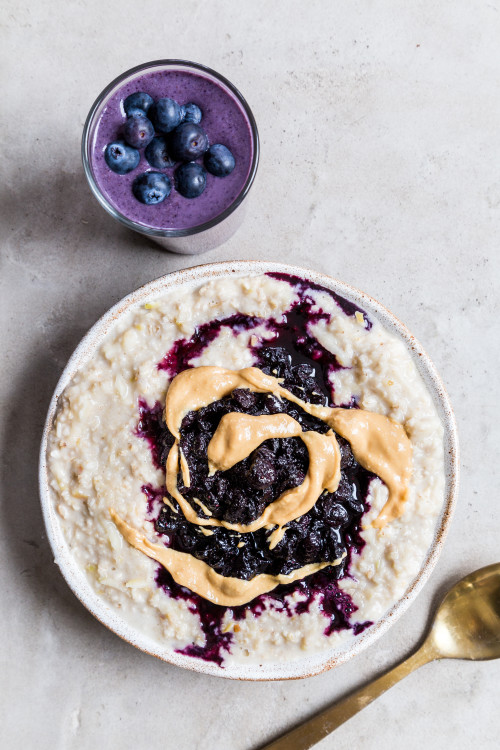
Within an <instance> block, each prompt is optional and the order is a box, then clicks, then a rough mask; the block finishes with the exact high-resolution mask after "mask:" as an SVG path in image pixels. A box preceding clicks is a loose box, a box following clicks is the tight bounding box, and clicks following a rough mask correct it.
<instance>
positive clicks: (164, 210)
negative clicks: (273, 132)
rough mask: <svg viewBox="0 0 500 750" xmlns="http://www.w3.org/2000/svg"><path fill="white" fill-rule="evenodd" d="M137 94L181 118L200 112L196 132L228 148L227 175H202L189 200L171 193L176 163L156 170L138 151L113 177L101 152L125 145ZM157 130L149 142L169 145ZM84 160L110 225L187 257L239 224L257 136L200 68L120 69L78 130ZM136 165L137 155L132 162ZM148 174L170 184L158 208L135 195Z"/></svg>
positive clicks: (228, 94)
mask: <svg viewBox="0 0 500 750" xmlns="http://www.w3.org/2000/svg"><path fill="white" fill-rule="evenodd" d="M137 92H145V93H146V94H149V96H150V97H152V99H153V100H154V102H155V104H154V105H153V107H154V106H155V105H156V102H157V101H158V100H159V99H164V98H166V97H168V98H169V99H172V100H174V101H175V102H177V103H178V104H179V105H180V107H181V109H182V111H183V112H184V107H185V105H186V104H188V103H189V104H194V105H196V106H197V107H199V109H200V110H201V115H202V119H201V122H199V127H201V128H202V129H203V130H204V131H205V133H206V135H207V136H208V142H209V145H213V144H222V145H224V146H225V147H226V148H227V149H229V151H230V152H231V154H232V155H233V157H234V167H233V168H232V171H231V172H230V173H229V174H227V175H225V176H223V177H222V176H215V175H214V174H212V173H211V172H210V171H206V175H205V180H206V183H205V189H204V190H203V192H202V193H201V194H200V195H198V196H197V197H193V198H191V197H189V198H188V197H185V196H184V195H182V194H181V192H180V191H179V190H178V189H177V175H176V170H177V168H178V167H179V165H180V162H178V161H175V163H173V164H172V165H171V166H163V167H162V168H156V167H154V166H152V165H151V163H150V161H148V159H147V157H146V149H144V148H140V147H139V148H138V149H137V150H138V152H139V156H140V158H139V160H138V162H137V165H136V166H135V167H134V168H132V169H130V171H127V172H126V173H125V174H119V173H116V172H115V171H113V170H112V169H111V168H110V167H109V166H108V163H107V161H106V158H105V153H106V148H107V147H108V146H109V144H111V143H115V142H117V141H123V138H124V135H123V133H124V129H125V125H126V123H127V120H128V119H130V118H127V115H126V113H125V109H124V102H125V100H126V99H127V97H129V96H130V95H131V94H134V93H137ZM187 109H189V108H187ZM151 111H153V110H151ZM146 116H150V113H149V112H147V113H146ZM183 116H184V115H183ZM152 119H153V120H154V118H153V117H152ZM188 119H189V118H188ZM155 131H156V132H155V137H163V138H165V140H166V143H167V144H168V143H169V141H170V139H171V138H172V137H173V136H172V133H171V132H170V133H167V134H165V132H158V130H157V128H156V125H155ZM168 148H170V147H168ZM82 159H83V166H84V170H85V174H86V176H87V179H88V181H89V185H90V188H91V190H92V192H93V193H94V195H95V197H96V198H97V200H98V201H99V203H100V204H101V206H103V208H105V209H106V211H107V212H108V213H109V214H110V215H111V216H113V218H114V219H116V220H117V221H119V222H121V223H122V224H124V225H125V226H126V227H128V228H129V229H133V230H134V231H136V232H140V233H141V234H144V235H146V236H148V237H151V238H152V239H154V240H155V241H156V242H158V243H159V244H160V245H162V246H163V247H164V248H165V249H167V250H170V251H172V252H176V253H183V254H188V255H191V254H196V253H202V252H205V251H206V250H210V249H212V248H214V247H217V246H218V245H221V244H222V243H223V242H225V241H226V240H228V239H229V238H230V237H231V236H232V235H233V234H234V232H235V231H236V229H237V228H238V227H239V225H240V224H241V221H242V218H243V214H244V209H245V198H246V197H247V195H248V193H249V191H250V188H251V186H252V183H253V181H254V178H255V174H256V172H257V165H258V161H259V135H258V131H257V125H256V123H255V119H254V117H253V115H252V112H251V110H250V107H249V106H248V104H247V102H246V101H245V99H244V98H243V97H242V95H241V94H240V93H239V91H238V90H237V89H236V88H235V87H234V86H233V84H232V83H230V81H228V80H227V79H226V78H224V77H223V76H221V75H220V74H219V73H216V72H215V71H214V70H211V69H210V68H207V67H205V66H204V65H199V64H198V63H193V62H188V61H185V60H156V61H154V62H149V63H144V64H143V65H139V66H137V67H135V68H132V69H131V70H128V71H126V72H125V73H123V74H122V75H120V76H119V77H118V78H116V79H115V80H114V81H112V82H111V83H110V84H109V86H107V87H106V88H105V89H104V91H103V92H102V93H101V94H100V95H99V97H98V98H97V100H96V101H95V102H94V104H93V106H92V108H91V110H90V112H89V115H88V117H87V120H86V123H85V126H84V130H83V138H82ZM204 160H205V161H204ZM136 161H137V154H135V159H133V160H132V162H133V163H135V162H136ZM172 161H174V159H173V158H172ZM193 161H195V162H196V163H197V164H199V165H200V167H203V168H204V164H205V166H206V164H207V162H206V155H202V156H200V157H198V158H197V159H193ZM195 169H196V167H195ZM198 169H199V168H198ZM199 171H200V170H199ZM147 172H161V173H162V174H163V175H165V176H166V177H167V178H168V180H167V182H169V184H170V186H171V191H170V194H169V195H168V196H167V197H166V198H165V199H163V200H161V202H158V203H155V204H149V205H148V204H145V203H143V202H141V201H140V200H139V199H138V198H137V197H136V196H135V194H134V192H133V186H134V184H137V178H138V177H139V176H140V175H142V174H144V173H147ZM161 179H162V178H160V180H161Z"/></svg>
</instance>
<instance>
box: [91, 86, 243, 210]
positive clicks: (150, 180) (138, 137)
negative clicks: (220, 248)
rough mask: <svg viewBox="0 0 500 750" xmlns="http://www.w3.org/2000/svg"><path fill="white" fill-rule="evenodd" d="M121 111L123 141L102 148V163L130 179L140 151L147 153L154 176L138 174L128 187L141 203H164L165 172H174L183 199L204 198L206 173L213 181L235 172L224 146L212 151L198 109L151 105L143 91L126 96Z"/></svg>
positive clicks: (168, 185)
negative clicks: (201, 196)
mask: <svg viewBox="0 0 500 750" xmlns="http://www.w3.org/2000/svg"><path fill="white" fill-rule="evenodd" d="M123 109H124V111H125V115H126V117H127V119H126V122H125V124H124V125H123V128H122V131H121V136H122V137H121V138H119V139H118V140H116V141H113V142H112V143H109V144H108V145H107V146H106V149H105V151H104V158H105V160H106V164H107V165H108V167H109V168H110V169H111V170H113V172H116V173H117V174H120V175H123V174H128V173H129V172H132V171H133V170H134V169H136V168H137V167H138V165H139V162H140V159H141V156H140V153H139V151H140V149H145V151H144V156H145V157H146V160H147V161H148V163H149V164H150V165H151V166H152V167H153V170H154V171H151V170H150V171H147V172H143V173H141V174H139V175H138V176H137V177H136V178H135V180H134V182H133V183H132V192H133V194H134V196H135V197H136V198H137V200H139V201H141V203H145V204H146V205H155V204H158V203H162V202H163V201H164V200H165V198H168V196H169V195H170V193H171V191H172V182H171V179H170V178H169V177H168V175H166V174H165V172H164V170H166V169H168V168H171V167H175V171H174V184H175V189H176V190H177V192H179V193H180V194H181V195H183V196H184V197H185V198H197V197H198V196H199V195H201V194H202V193H203V191H204V190H205V187H206V182H207V171H208V172H210V173H211V174H213V175H214V176H215V177H227V175H229V174H231V172H232V171H233V169H234V167H235V159H234V156H233V154H232V153H231V151H230V150H229V149H228V148H227V147H226V146H224V145H223V144H222V143H214V144H213V145H212V146H210V144H209V140H208V135H207V134H206V132H205V131H204V130H203V128H202V127H201V125H200V122H201V120H202V118H203V113H202V111H201V109H200V107H199V106H198V105H197V104H195V103H193V102H188V103H187V104H183V105H180V104H178V102H176V101H175V100H174V99H171V98H170V97H162V98H160V99H157V100H156V101H154V99H153V98H152V97H151V96H150V95H149V94H146V93H145V92H144V91H137V92H135V93H133V94H130V96H127V98H126V99H125V100H124V102H123ZM197 160H203V164H201V163H199V162H198V161H197ZM158 170H162V171H158Z"/></svg>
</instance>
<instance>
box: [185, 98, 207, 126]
mask: <svg viewBox="0 0 500 750" xmlns="http://www.w3.org/2000/svg"><path fill="white" fill-rule="evenodd" d="M202 117H203V113H202V111H201V109H200V108H199V107H198V105H197V104H194V102H188V103H187V104H185V105H184V117H183V118H182V119H183V121H184V122H194V124H195V125H198V124H199V123H200V122H201V118H202Z"/></svg>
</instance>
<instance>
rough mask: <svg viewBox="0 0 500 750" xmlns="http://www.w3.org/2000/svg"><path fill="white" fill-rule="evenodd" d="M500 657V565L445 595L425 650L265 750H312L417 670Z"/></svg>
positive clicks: (478, 573)
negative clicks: (440, 661)
mask: <svg viewBox="0 0 500 750" xmlns="http://www.w3.org/2000/svg"><path fill="white" fill-rule="evenodd" d="M498 658H500V563H495V564H494V565H488V566H487V567H486V568H481V569H480V570H476V571H475V572H474V573H470V575H468V576H466V577H465V578H462V580H461V581H459V582H458V583H456V584H455V585H454V586H453V588H451V589H450V591H449V592H448V593H447V594H446V596H445V598H444V599H443V601H442V602H441V605H440V606H439V608H438V610H437V612H436V614H435V617H434V620H433V623H432V626H431V628H430V630H429V633H428V635H427V637H426V639H425V641H424V642H423V644H422V646H421V647H420V648H419V649H418V651H416V652H415V653H414V654H412V656H410V657H409V658H408V659H406V660H405V661H404V662H402V663H401V664H398V666H396V667H394V668H393V669H391V670H390V672H387V673H386V674H384V675H382V676H381V677H378V678H377V679H376V680H374V681H373V682H371V683H369V684H368V685H365V686H364V687H362V688H360V689H359V690H356V692H354V693H352V694H351V695H349V696H348V697H347V698H344V699H343V700H341V701H339V702H338V703H335V704H334V705H333V706H330V707H329V708H327V709H325V710H324V711H322V712H321V713H319V714H317V715H316V716H314V717H313V718H312V719H309V720H308V721H306V722H304V723H303V724H301V725H300V726H298V727H296V728H295V729H292V730H291V731H290V732H287V733H286V734H284V735H283V736H282V737H280V738H279V739H277V740H275V741H274V742H271V744H269V745H265V746H263V747H262V749H261V750H308V748H311V747H313V745H315V744H316V743H317V742H319V741H320V740H322V739H324V738H325V737H326V736H327V735H329V734H330V732H333V730H334V729H336V728H337V727H339V726H340V725H341V724H343V723H344V722H345V721H347V720H348V719H350V718H351V716H354V714H356V713H357V712H358V711H361V709H362V708H364V707H365V706H368V705H369V704H370V703H371V702H372V701H374V700H375V698H378V696H379V695H382V693H385V691H386V690H388V689H389V688H390V687H392V686H393V685H395V684H396V683H397V682H399V680H401V679H402V678H403V677H406V676H407V675H409V674H410V672H413V670H414V669H417V668H418V667H421V666H423V665H424V664H427V663H428V662H430V661H434V660H435V659H472V660H486V659H498Z"/></svg>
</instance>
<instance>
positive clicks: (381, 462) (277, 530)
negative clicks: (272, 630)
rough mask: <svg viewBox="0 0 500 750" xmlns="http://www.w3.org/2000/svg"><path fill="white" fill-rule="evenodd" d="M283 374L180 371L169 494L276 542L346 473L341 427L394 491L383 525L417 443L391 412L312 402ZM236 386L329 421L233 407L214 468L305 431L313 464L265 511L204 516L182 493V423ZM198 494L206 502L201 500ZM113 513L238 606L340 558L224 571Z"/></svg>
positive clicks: (171, 410) (173, 400)
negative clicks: (308, 425) (247, 518)
mask: <svg viewBox="0 0 500 750" xmlns="http://www.w3.org/2000/svg"><path fill="white" fill-rule="evenodd" d="M281 383H282V380H280V379H279V378H275V377H273V376H271V375H266V374H265V373H263V372H262V371H261V370H259V369H258V368H256V367H247V368H244V369H242V370H227V369H225V368H222V367H198V368H194V369H191V370H186V371H184V372H182V373H180V374H179V375H177V376H176V377H175V378H174V379H173V380H172V382H171V384H170V387H169V389H168V392H167V399H166V404H165V421H166V423H167V426H168V429H169V430H170V432H171V433H172V435H173V436H174V438H175V442H174V445H173V446H172V448H171V449H170V452H169V454H168V457H167V463H166V484H167V490H168V492H169V494H170V495H171V496H172V497H173V498H175V500H176V501H177V503H178V504H179V506H180V508H181V510H182V512H183V514H184V516H185V517H186V520H187V521H188V522H190V523H193V524H197V525H199V526H200V527H201V529H202V530H203V531H204V533H210V532H209V531H208V530H207V529H205V528H204V527H207V526H212V527H213V526H223V527H225V528H226V529H230V530H233V531H236V532H238V533H240V534H246V533H249V532H252V531H256V530H257V529H260V528H263V527H266V528H269V529H274V531H273V532H272V534H271V535H270V537H269V541H270V548H271V549H272V548H273V547H274V546H275V545H276V544H277V543H278V542H279V540H280V539H281V538H282V537H283V534H284V533H285V531H286V528H285V524H286V523H289V522H290V521H292V520H295V519H296V518H299V517H300V516H302V515H304V514H305V513H307V512H308V511H309V510H311V508H312V507H313V506H314V504H315V503H316V501H317V500H318V498H319V497H320V495H321V493H322V492H323V490H325V489H326V490H328V491H329V492H335V490H336V489H337V487H338V484H339V480H340V451H339V446H338V442H337V439H336V437H335V433H338V434H339V435H341V436H342V437H343V438H344V439H345V440H347V441H348V442H349V443H350V445H351V448H352V451H353V454H354V457H355V458H356V460H357V461H358V463H360V464H361V465H362V466H363V467H364V468H365V469H367V470H368V471H371V472H373V473H374V474H376V475H377V476H378V477H380V479H381V480H382V481H383V482H384V483H385V485H386V486H387V489H388V491H389V498H388V500H387V502H386V503H385V505H384V507H383V508H382V510H381V512H380V513H379V515H378V517H377V518H376V520H375V521H374V522H373V526H374V527H376V528H379V529H380V528H383V527H384V526H385V525H386V524H387V523H389V522H390V521H392V520H393V519H395V518H398V517H400V516H401V515H402V514H403V512H404V506H405V502H406V498H407V495H408V488H409V483H410V478H411V463H412V462H411V443H410V440H409V438H408V436H407V435H406V433H405V430H404V428H403V426H402V425H400V424H398V423H397V422H394V421H393V420H391V419H390V418H389V417H385V416H383V415H381V414H376V413H374V412H369V411H365V410H362V409H343V408H339V407H335V408H330V407H325V406H318V405H317V404H310V403H308V402H307V401H303V400H302V399H300V398H298V397H297V396H295V395H294V394H293V393H291V392H290V391H288V390H287V389H286V388H284V387H283V386H282V385H281ZM236 388H247V389H249V390H251V391H256V392H259V393H271V394H273V395H274V396H276V397H277V398H280V399H283V398H284V399H287V400H288V401H292V402H293V403H295V404H297V405H298V406H300V407H301V408H302V409H303V410H304V411H305V412H307V413H308V414H310V415H311V416H313V417H316V418H318V419H321V420H322V421H324V422H325V423H326V424H327V425H328V426H329V427H330V428H331V430H329V431H328V432H327V433H326V434H320V433H317V432H314V431H305V432H303V431H302V428H301V426H300V424H299V423H298V422H297V421H296V420H295V419H293V418H292V417H290V416H289V415H287V414H275V415H261V416H257V417H254V416H250V415H247V414H241V413H239V412H233V413H231V414H227V415H225V416H224V417H223V418H222V419H221V421H220V423H219V426H218V427H217V430H216V431H215V433H214V435H213V437H212V439H211V441H210V443H209V446H208V450H207V461H208V464H209V470H210V472H211V473H215V472H216V471H226V470H227V469H229V468H231V467H232V466H234V465H235V464H236V463H238V462H239V461H242V460H243V459H244V458H246V457H247V456H248V455H250V453H251V452H252V451H253V450H255V448H257V447H258V446H259V445H260V444H261V443H262V442H264V441H265V440H268V439H270V438H274V437H278V438H283V437H299V438H300V439H301V440H303V441H304V443H305V445H306V446H307V449H308V452H309V469H308V472H307V475H306V477H305V480H304V482H303V483H302V484H301V485H299V486H298V487H294V488H293V489H290V490H287V491H286V492H284V493H282V494H281V495H280V497H279V498H278V499H277V500H275V501H274V502H273V503H270V504H269V505H268V506H267V507H266V508H265V510H264V512H263V513H262V515H261V516H259V518H257V519H255V520H254V521H252V522H251V523H249V524H231V523H228V522H226V521H223V520H218V519H216V518H212V517H210V516H209V514H208V513H204V515H205V516H208V517H201V516H198V514H197V512H196V511H195V510H194V508H193V506H192V505H191V504H190V503H189V502H188V501H187V500H186V499H185V498H184V497H183V496H182V494H181V493H180V492H179V489H178V486H177V477H178V473H179V470H181V472H182V477H183V482H184V485H185V486H189V482H190V479H189V467H188V463H187V461H186V458H185V457H184V456H183V455H182V452H181V449H180V428H181V423H182V420H183V419H184V417H185V416H186V414H188V413H189V412H191V411H196V410H198V409H201V408H202V407H204V406H208V404H211V403H213V402H215V401H218V400H220V399H221V398H224V396H227V395H229V394H230V393H232V392H233V391H234V390H235V389H236ZM194 502H195V503H196V504H197V505H198V506H199V507H201V508H202V510H204V508H203V504H202V503H201V501H199V500H197V499H195V500H194ZM110 513H111V517H112V518H113V521H114V522H115V524H116V526H117V527H118V529H119V531H120V532H121V533H122V535H123V536H124V538H125V539H126V540H127V541H128V542H129V544H131V545H132V546H134V547H136V549H138V550H140V551H141V552H143V553H144V554H146V555H148V556H149V557H151V558H153V559H154V560H157V561H158V562H159V563H161V564H162V565H163V566H164V567H165V568H166V569H167V570H168V571H169V572H170V573H171V575H172V577H173V578H174V580H175V581H176V582H177V583H179V584H180V585H183V586H187V587H188V588H190V589H191V590H192V591H194V592H196V593H197V594H199V595H200V596H202V597H204V598H205V599H208V600H209V601H212V602H214V603H216V604H221V605H224V606H238V605H240V604H245V603H247V602H249V601H251V600H252V599H253V598H255V597H256V596H259V595H260V594H263V593H265V592H267V591H271V590H272V589H273V588H275V587H276V586H277V585H278V584H280V583H291V582H292V581H296V580H299V579H300V578H305V577H306V576H308V575H311V574H312V573H314V572H316V571H318V570H321V569H322V568H324V567H326V566H328V565H338V564H339V563H340V562H342V559H343V558H340V559H338V560H335V561H334V562H320V563H315V564H311V565H306V566H304V567H302V568H299V569H297V570H295V571H293V572H292V573H291V574H289V575H278V576H270V575H267V574H261V575H257V576H255V577H254V578H252V579H251V580H250V581H244V580H240V579H239V578H231V577H224V576H222V575H220V574H218V573H217V572H216V571H215V570H213V569H212V568H210V566H208V565H207V564H206V563H204V562H203V561H201V560H198V559H196V558H195V557H193V555H191V554H188V553H184V552H179V551H176V550H172V549H169V548H167V547H164V546H163V545H157V544H153V543H152V542H150V541H149V540H148V539H147V538H146V537H145V536H144V535H142V534H141V533H140V532H139V531H137V530H135V529H133V528H132V527H131V526H129V525H128V524H127V523H126V522H125V521H123V520H122V519H120V518H119V517H118V516H117V514H116V513H115V512H114V511H113V510H112V509H110Z"/></svg>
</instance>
